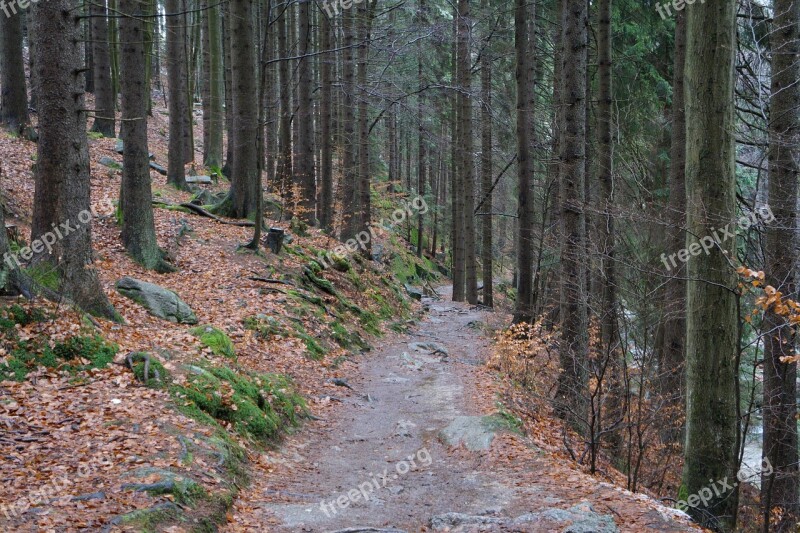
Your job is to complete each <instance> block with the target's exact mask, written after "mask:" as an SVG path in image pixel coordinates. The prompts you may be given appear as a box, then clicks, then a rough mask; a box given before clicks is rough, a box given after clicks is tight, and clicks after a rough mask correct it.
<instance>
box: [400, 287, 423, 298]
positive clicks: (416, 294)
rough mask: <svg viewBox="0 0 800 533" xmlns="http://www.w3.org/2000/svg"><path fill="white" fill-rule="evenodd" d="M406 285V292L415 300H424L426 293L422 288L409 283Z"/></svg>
mask: <svg viewBox="0 0 800 533" xmlns="http://www.w3.org/2000/svg"><path fill="white" fill-rule="evenodd" d="M404 287H405V289H406V292H407V293H408V295H409V296H411V298H412V299H414V300H422V297H423V296H424V294H423V292H422V291H421V290H420V289H418V288H416V287H412V286H411V285H408V284H406V285H404Z"/></svg>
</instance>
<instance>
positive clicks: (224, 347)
mask: <svg viewBox="0 0 800 533" xmlns="http://www.w3.org/2000/svg"><path fill="white" fill-rule="evenodd" d="M190 331H191V333H192V335H194V336H196V337H197V338H199V339H200V342H201V343H202V344H203V346H206V347H208V348H211V353H213V354H214V355H221V356H224V357H228V358H230V359H234V358H236V348H235V347H234V345H233V341H231V339H230V337H228V336H227V335H226V334H225V332H223V331H222V330H220V329H217V328H215V327H214V326H198V327H196V328H192V329H191V330H190Z"/></svg>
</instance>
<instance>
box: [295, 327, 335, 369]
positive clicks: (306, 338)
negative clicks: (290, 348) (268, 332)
mask: <svg viewBox="0 0 800 533" xmlns="http://www.w3.org/2000/svg"><path fill="white" fill-rule="evenodd" d="M294 329H295V337H297V338H298V339H300V340H302V341H303V342H304V343H305V345H306V356H307V357H309V358H311V359H313V360H315V361H319V360H321V359H322V358H323V357H325V354H327V353H328V350H326V349H325V348H323V347H322V345H321V344H320V343H319V342H318V341H317V340H316V339H315V338H314V337H312V336H311V335H309V334H308V331H306V328H305V327H303V325H302V324H301V323H300V322H299V321H298V322H296V323H295V324H294Z"/></svg>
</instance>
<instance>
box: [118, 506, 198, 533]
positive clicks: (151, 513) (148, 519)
mask: <svg viewBox="0 0 800 533" xmlns="http://www.w3.org/2000/svg"><path fill="white" fill-rule="evenodd" d="M182 514H183V513H182V512H181V511H180V509H179V508H178V506H177V505H175V504H174V503H172V502H168V503H162V504H159V505H156V506H154V507H151V508H149V509H137V510H136V511H133V512H131V513H128V514H126V515H123V516H121V517H119V519H117V521H118V522H119V523H120V524H124V525H126V526H132V527H134V528H136V529H137V530H139V531H141V532H142V533H151V532H156V531H160V530H162V527H161V526H163V525H164V524H166V523H168V522H173V521H176V520H178V519H179V518H180V517H181V516H182Z"/></svg>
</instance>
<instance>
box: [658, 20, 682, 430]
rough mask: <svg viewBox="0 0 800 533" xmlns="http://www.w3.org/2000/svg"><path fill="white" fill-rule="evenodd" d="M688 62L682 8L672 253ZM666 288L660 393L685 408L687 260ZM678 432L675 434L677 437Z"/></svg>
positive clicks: (675, 85) (678, 225)
mask: <svg viewBox="0 0 800 533" xmlns="http://www.w3.org/2000/svg"><path fill="white" fill-rule="evenodd" d="M685 65H686V14H685V12H683V11H681V12H678V13H677V14H676V19H675V59H674V66H673V70H674V72H673V78H672V133H671V142H670V144H671V148H670V161H671V163H670V170H669V207H668V216H669V221H670V225H671V227H670V228H669V233H668V240H667V242H668V249H669V250H670V251H671V252H670V253H672V252H674V251H677V250H680V249H681V248H683V247H684V246H685V243H686V235H685V233H684V227H685V213H686V109H685V100H684V88H683V86H684V68H685ZM668 275H669V276H670V279H669V280H668V281H667V284H666V287H665V289H666V290H665V292H664V318H663V322H662V324H661V334H660V335H658V336H657V338H659V339H660V340H661V343H660V345H659V346H656V350H657V360H658V363H659V371H660V373H661V376H662V378H661V394H662V395H663V397H664V398H666V399H667V401H668V402H669V403H670V404H671V405H675V406H678V407H679V409H680V411H683V406H684V405H685V403H684V402H685V399H686V398H685V396H686V391H685V386H684V370H685V359H686V353H685V345H684V343H685V341H686V282H685V281H684V279H685V277H686V270H685V265H684V263H680V264H678V265H677V268H674V269H670V270H669V273H668ZM678 437H679V435H677V434H676V435H674V438H675V439H677V438H678Z"/></svg>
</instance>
